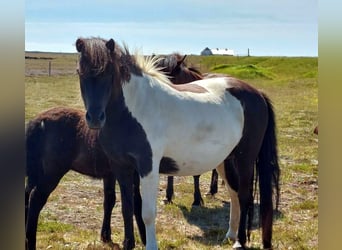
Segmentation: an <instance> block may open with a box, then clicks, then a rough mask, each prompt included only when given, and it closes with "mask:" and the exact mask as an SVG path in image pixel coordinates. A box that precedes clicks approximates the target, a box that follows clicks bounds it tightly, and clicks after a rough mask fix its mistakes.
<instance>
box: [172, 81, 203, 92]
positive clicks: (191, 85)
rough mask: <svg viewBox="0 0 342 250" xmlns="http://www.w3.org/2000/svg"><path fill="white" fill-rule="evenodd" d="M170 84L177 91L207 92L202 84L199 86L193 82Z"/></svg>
mask: <svg viewBox="0 0 342 250" xmlns="http://www.w3.org/2000/svg"><path fill="white" fill-rule="evenodd" d="M170 86H171V87H172V88H174V89H176V90H177V91H180V92H192V93H206V92H208V91H207V90H206V89H205V88H203V87H202V86H199V85H197V84H194V83H187V84H180V85H178V84H170Z"/></svg>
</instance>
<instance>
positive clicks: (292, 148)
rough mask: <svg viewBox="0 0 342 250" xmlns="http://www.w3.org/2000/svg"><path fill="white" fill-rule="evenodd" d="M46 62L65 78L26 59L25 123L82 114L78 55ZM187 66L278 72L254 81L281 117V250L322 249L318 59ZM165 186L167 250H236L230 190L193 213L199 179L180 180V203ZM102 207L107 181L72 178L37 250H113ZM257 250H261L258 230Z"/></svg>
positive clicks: (162, 222)
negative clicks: (45, 114)
mask: <svg viewBox="0 0 342 250" xmlns="http://www.w3.org/2000/svg"><path fill="white" fill-rule="evenodd" d="M39 56H43V57H54V56H55V57H56V59H53V61H54V62H56V63H57V62H58V64H59V65H60V66H58V70H61V71H62V72H59V73H58V74H56V75H53V76H51V77H48V76H47V75H46V73H44V72H43V71H44V70H45V68H44V69H41V68H40V67H43V66H42V65H46V61H47V59H27V60H26V67H27V74H26V78H25V91H26V100H25V118H26V121H27V120H29V119H31V118H33V117H34V115H35V114H37V113H39V112H41V111H42V110H45V109H47V108H51V107H54V106H60V105H66V106H72V107H78V108H83V104H82V102H81V98H80V94H79V87H78V79H77V76H76V75H75V74H74V71H75V67H76V66H75V61H76V60H77V56H76V55H74V54H70V55H59V54H53V55H50V54H48V55H44V54H43V55H42V54H39ZM188 60H189V61H188V63H190V64H194V65H196V64H198V62H199V61H200V62H201V65H202V67H204V65H205V67H207V68H211V67H212V66H215V65H219V64H227V63H231V64H253V65H257V67H256V68H257V69H258V70H260V69H267V72H271V73H272V76H273V79H263V78H261V79H260V78H256V79H248V81H249V82H250V83H252V84H253V85H254V86H256V87H258V88H260V89H262V90H263V91H264V92H266V93H267V94H268V95H269V96H270V97H271V99H272V100H273V103H274V106H275V111H276V118H277V124H278V131H277V134H278V143H279V145H278V146H279V157H280V164H281V170H282V177H281V190H282V191H281V204H280V213H279V216H278V217H277V218H275V222H274V234H273V238H274V240H273V242H274V247H275V249H310V250H311V249H318V182H317V179H318V138H317V136H316V135H314V134H313V129H314V127H315V126H316V125H317V121H318V119H317V115H318V99H317V98H318V97H317V96H318V95H317V74H316V73H315V71H317V58H309V59H308V58H302V59H301V58H293V59H291V58H278V59H277V58H258V57H251V58H246V59H245V58H227V57H224V58H219V59H217V61H216V62H214V61H213V59H212V58H209V59H206V58H204V57H194V56H191V57H189V58H188ZM206 60H207V61H206ZM315 62H316V63H315ZM44 67H45V66H44ZM63 67H65V68H63ZM231 68H234V67H231ZM239 69H240V68H239ZM202 70H203V69H202ZM42 72H43V73H42ZM63 72H64V73H63ZM165 180H166V177H164V176H161V182H160V194H159V199H158V204H157V205H158V216H157V236H158V240H159V247H160V249H227V248H229V246H228V244H227V243H226V244H224V245H222V243H221V240H222V239H223V237H224V234H225V233H226V230H227V227H228V218H229V197H228V194H227V191H226V190H225V189H224V187H222V186H219V194H217V196H216V197H215V198H211V197H205V207H203V208H192V207H191V203H192V199H193V197H192V192H193V181H192V177H178V178H177V177H176V178H175V192H176V193H175V199H174V204H172V205H165V204H164V197H165V185H166V184H165ZM209 182H210V173H206V174H204V175H202V176H201V190H202V192H203V193H205V192H207V191H208V190H209ZM117 192H119V188H118V187H117ZM117 199H118V201H117V205H116V207H115V208H114V210H113V216H112V231H113V236H112V238H113V240H114V242H117V243H119V244H120V245H121V242H122V240H123V221H122V217H121V201H120V195H119V194H118V195H117ZM102 201H103V190H102V182H101V181H100V180H94V179H91V178H88V177H86V176H82V175H79V174H77V173H75V172H69V173H68V174H67V175H66V176H65V177H64V178H63V179H62V181H61V183H60V184H59V186H58V187H57V188H56V190H55V191H54V192H53V193H52V194H51V196H50V198H49V201H48V203H47V205H46V206H45V207H44V209H43V210H42V213H41V216H40V222H39V229H38V241H37V244H38V249H111V247H110V246H107V245H104V244H103V243H102V242H101V241H100V237H99V236H100V229H101V221H102V213H103V210H102ZM135 231H136V232H138V230H135ZM136 239H137V249H142V248H143V246H142V244H141V241H140V239H139V236H138V234H137V233H136ZM250 247H251V249H260V230H259V228H258V224H257V223H255V230H254V231H253V233H252V241H251V245H250Z"/></svg>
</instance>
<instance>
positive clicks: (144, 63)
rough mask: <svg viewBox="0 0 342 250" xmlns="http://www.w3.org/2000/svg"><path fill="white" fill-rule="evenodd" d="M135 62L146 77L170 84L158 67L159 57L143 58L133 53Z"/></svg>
mask: <svg viewBox="0 0 342 250" xmlns="http://www.w3.org/2000/svg"><path fill="white" fill-rule="evenodd" d="M135 60H136V63H137V65H138V66H139V68H140V69H141V70H142V71H143V72H144V73H145V74H147V75H150V76H152V77H154V78H157V79H158V80H159V81H161V82H163V83H166V84H171V82H170V80H169V77H168V76H167V75H166V74H165V73H164V72H163V69H162V67H161V66H160V63H159V62H160V60H161V58H160V57H156V56H143V55H141V54H139V53H138V52H136V53H135Z"/></svg>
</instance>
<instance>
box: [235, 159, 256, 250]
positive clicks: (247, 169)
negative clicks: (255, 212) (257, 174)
mask: <svg viewBox="0 0 342 250" xmlns="http://www.w3.org/2000/svg"><path fill="white" fill-rule="evenodd" d="M237 165H238V166H239V168H237V171H238V175H239V190H238V197H239V202H240V224H239V230H238V241H239V243H240V244H241V245H242V246H243V247H244V246H245V244H246V241H247V236H246V222H247V215H248V211H249V206H250V202H251V198H250V195H251V190H252V188H253V184H251V179H252V178H253V170H254V162H253V161H252V162H247V161H246V160H245V159H241V158H240V159H237Z"/></svg>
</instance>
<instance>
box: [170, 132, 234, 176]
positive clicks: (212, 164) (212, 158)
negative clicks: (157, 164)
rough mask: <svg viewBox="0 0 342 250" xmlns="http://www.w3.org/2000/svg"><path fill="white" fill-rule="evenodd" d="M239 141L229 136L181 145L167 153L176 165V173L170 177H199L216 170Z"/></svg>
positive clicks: (192, 140)
mask: <svg viewBox="0 0 342 250" xmlns="http://www.w3.org/2000/svg"><path fill="white" fill-rule="evenodd" d="M183 139H184V138H183ZM238 141H239V139H238V138H232V137H229V136H222V137H221V138H218V137H216V138H215V137H205V136H203V138H198V137H197V138H196V137H193V136H192V137H190V138H188V140H182V141H179V143H178V144H177V145H176V146H174V147H173V148H171V149H170V150H168V151H167V152H165V156H166V157H169V158H171V159H172V160H174V161H175V163H176V168H177V171H176V172H172V173H169V175H179V176H189V175H199V174H203V173H205V172H207V171H210V170H212V169H214V168H216V167H217V166H218V165H219V164H220V163H222V162H223V161H224V159H225V158H226V157H227V156H228V155H229V154H230V152H231V151H232V150H233V149H234V147H235V146H236V145H237V143H238Z"/></svg>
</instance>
